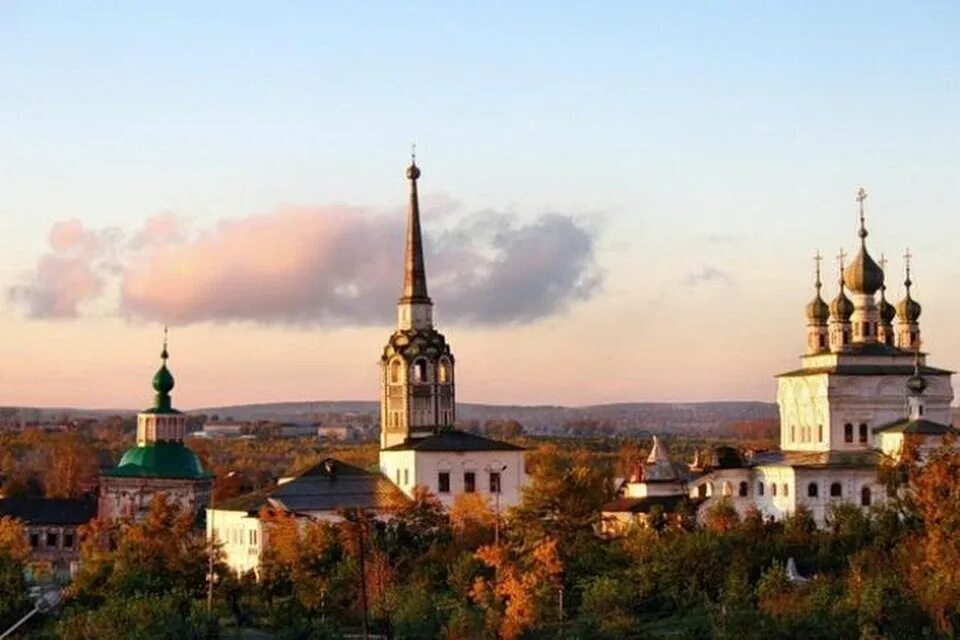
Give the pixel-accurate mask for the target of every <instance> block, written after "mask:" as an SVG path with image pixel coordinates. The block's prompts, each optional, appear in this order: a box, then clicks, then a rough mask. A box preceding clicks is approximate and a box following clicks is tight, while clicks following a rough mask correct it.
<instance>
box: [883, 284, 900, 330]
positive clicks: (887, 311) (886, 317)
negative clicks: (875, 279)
mask: <svg viewBox="0 0 960 640" xmlns="http://www.w3.org/2000/svg"><path fill="white" fill-rule="evenodd" d="M879 306H880V320H881V321H882V322H883V324H891V323H892V322H893V319H894V317H896V315H897V309H896V307H894V306H893V305H892V304H890V303H889V302H888V301H887V287H886V286H883V287H880V305H879Z"/></svg>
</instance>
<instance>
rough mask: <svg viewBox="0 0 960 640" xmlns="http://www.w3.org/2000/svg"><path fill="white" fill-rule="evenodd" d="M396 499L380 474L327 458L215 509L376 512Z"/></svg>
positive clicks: (396, 492) (397, 494) (396, 494)
mask: <svg viewBox="0 0 960 640" xmlns="http://www.w3.org/2000/svg"><path fill="white" fill-rule="evenodd" d="M397 499H403V494H402V493H401V491H400V490H399V489H398V488H397V487H396V486H394V485H393V483H391V482H390V481H389V480H387V479H386V478H384V477H383V476H382V475H381V474H379V473H371V472H369V471H364V470H363V469H360V468H359V467H355V466H353V465H349V464H346V463H344V462H340V461H339V460H336V459H334V458H327V459H326V460H324V461H322V462H321V463H319V464H317V465H314V466H313V467H311V468H310V469H307V470H306V471H304V472H303V473H301V474H300V475H298V476H297V477H296V478H294V479H293V480H290V481H289V482H285V483H284V484H282V485H280V486H278V487H274V488H272V489H269V490H266V491H258V492H254V493H249V494H247V495H243V496H238V497H236V498H233V499H231V500H227V501H225V502H224V503H223V504H218V505H216V506H215V507H214V508H216V509H218V510H224V511H246V512H248V513H256V512H257V511H259V510H260V509H261V508H263V507H275V508H279V509H284V510H286V511H291V512H301V513H304V512H311V511H337V510H340V509H370V510H379V509H382V508H384V507H386V506H387V505H389V504H391V503H392V502H393V501H395V500H397Z"/></svg>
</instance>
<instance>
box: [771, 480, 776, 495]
mask: <svg viewBox="0 0 960 640" xmlns="http://www.w3.org/2000/svg"><path fill="white" fill-rule="evenodd" d="M770 495H771V496H773V497H774V498H776V497H777V483H776V482H771V483H770Z"/></svg>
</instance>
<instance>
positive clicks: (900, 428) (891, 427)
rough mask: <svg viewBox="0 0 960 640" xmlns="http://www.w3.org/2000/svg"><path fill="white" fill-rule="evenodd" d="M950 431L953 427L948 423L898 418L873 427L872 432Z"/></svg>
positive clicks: (928, 432)
mask: <svg viewBox="0 0 960 640" xmlns="http://www.w3.org/2000/svg"><path fill="white" fill-rule="evenodd" d="M952 431H954V428H953V427H952V426H950V425H948V424H942V423H940V422H933V421H932V420H925V419H923V418H921V419H919V420H909V419H908V420H898V421H896V422H891V423H890V424H885V425H881V426H879V427H874V429H873V432H874V433H912V434H917V435H924V436H942V435H943V434H945V433H950V432H952Z"/></svg>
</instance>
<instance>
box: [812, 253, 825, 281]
mask: <svg viewBox="0 0 960 640" xmlns="http://www.w3.org/2000/svg"><path fill="white" fill-rule="evenodd" d="M813 262H814V264H815V265H816V268H817V290H819V289H820V286H821V285H820V263H821V262H823V256H822V255H820V249H817V252H816V253H815V254H813Z"/></svg>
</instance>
